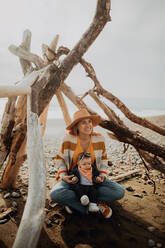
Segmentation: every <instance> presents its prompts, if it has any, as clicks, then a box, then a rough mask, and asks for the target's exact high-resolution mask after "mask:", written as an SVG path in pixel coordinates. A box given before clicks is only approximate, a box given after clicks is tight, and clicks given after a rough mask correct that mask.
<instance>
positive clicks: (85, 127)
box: [77, 119, 93, 135]
mask: <svg viewBox="0 0 165 248" xmlns="http://www.w3.org/2000/svg"><path fill="white" fill-rule="evenodd" d="M77 128H78V131H79V134H85V135H90V134H91V133H92V131H93V124H92V120H91V119H84V120H82V121H79V123H78V125H77Z"/></svg>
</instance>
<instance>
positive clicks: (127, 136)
mask: <svg viewBox="0 0 165 248" xmlns="http://www.w3.org/2000/svg"><path fill="white" fill-rule="evenodd" d="M60 89H61V90H62V92H63V93H64V94H65V95H66V96H67V97H68V98H69V99H70V100H71V101H72V102H73V104H75V105H76V106H77V107H78V108H79V109H80V108H83V107H86V108H87V109H88V111H89V112H90V113H91V114H97V113H96V112H95V111H93V110H91V109H90V108H88V107H87V105H86V104H85V103H84V102H83V101H82V100H81V99H80V98H79V97H78V96H76V95H75V94H74V92H73V91H72V90H71V88H70V87H68V86H67V85H66V84H63V85H62V86H61V87H60ZM100 126H101V127H103V128H105V129H107V130H109V131H112V132H113V133H114V134H115V136H116V137H117V139H118V140H119V141H120V142H124V143H128V144H131V145H133V146H135V147H136V148H138V149H142V150H145V151H148V152H150V153H153V154H154V155H156V156H160V157H162V158H163V159H165V149H164V148H163V147H161V146H159V145H157V144H154V143H153V142H150V141H149V140H147V139H146V138H144V137H142V136H140V135H138V134H137V133H136V132H134V131H131V130H130V129H128V128H127V127H123V126H121V125H119V124H117V123H116V122H114V121H108V120H103V119H102V122H101V123H100Z"/></svg>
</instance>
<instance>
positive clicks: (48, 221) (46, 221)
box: [45, 219, 52, 227]
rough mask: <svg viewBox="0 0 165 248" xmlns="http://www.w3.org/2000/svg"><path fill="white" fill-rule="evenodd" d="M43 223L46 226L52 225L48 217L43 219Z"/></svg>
mask: <svg viewBox="0 0 165 248" xmlns="http://www.w3.org/2000/svg"><path fill="white" fill-rule="evenodd" d="M45 224H46V226H47V227H51V226H52V223H51V220H49V219H47V220H45Z"/></svg>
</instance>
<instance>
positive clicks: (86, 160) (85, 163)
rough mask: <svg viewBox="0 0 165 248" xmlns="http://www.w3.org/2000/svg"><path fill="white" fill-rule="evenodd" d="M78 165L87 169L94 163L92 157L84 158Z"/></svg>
mask: <svg viewBox="0 0 165 248" xmlns="http://www.w3.org/2000/svg"><path fill="white" fill-rule="evenodd" d="M78 166H79V167H80V168H82V169H85V170H90V168H91V166H92V164H91V158H83V159H82V160H80V161H79V162H78Z"/></svg>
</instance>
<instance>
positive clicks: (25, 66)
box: [20, 29, 33, 75]
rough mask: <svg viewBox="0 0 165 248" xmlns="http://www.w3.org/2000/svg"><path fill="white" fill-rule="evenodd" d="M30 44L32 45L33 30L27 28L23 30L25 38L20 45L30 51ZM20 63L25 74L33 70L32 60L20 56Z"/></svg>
mask: <svg viewBox="0 0 165 248" xmlns="http://www.w3.org/2000/svg"><path fill="white" fill-rule="evenodd" d="M30 45H31V32H30V30H28V29H27V30H25V31H24V32H23V39H22V43H21V45H20V47H21V48H23V49H24V50H26V51H28V52H29V51H30ZM20 64H21V68H22V71H23V74H24V75H25V74H26V73H28V72H30V71H32V70H33V68H32V66H31V62H29V61H27V60H25V59H22V58H20Z"/></svg>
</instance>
